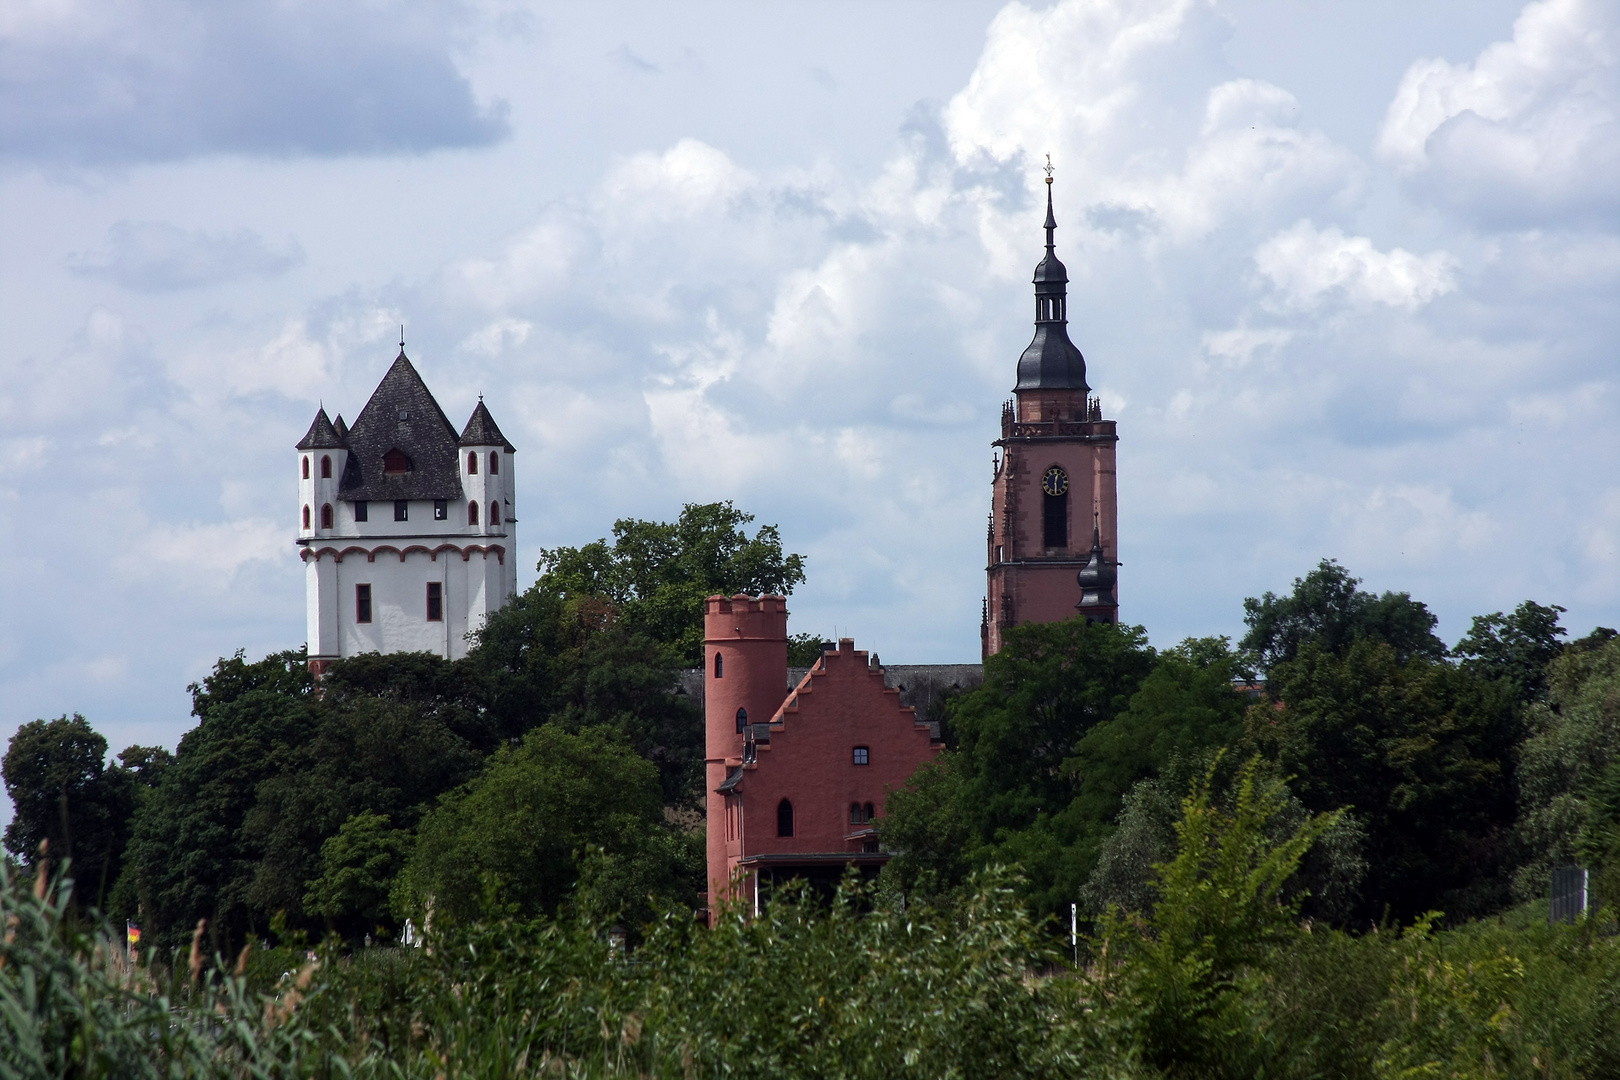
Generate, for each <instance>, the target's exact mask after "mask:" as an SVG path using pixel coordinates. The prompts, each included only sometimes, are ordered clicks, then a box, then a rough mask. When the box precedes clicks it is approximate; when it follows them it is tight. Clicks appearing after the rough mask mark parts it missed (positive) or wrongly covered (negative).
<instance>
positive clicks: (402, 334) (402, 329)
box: [399, 154, 1052, 352]
mask: <svg viewBox="0 0 1620 1080" xmlns="http://www.w3.org/2000/svg"><path fill="white" fill-rule="evenodd" d="M1046 160H1048V161H1051V160H1052V155H1051V154H1047V155H1046ZM399 349H400V351H401V352H404V351H405V324H404V323H400V324H399Z"/></svg>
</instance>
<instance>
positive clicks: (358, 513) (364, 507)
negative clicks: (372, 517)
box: [354, 499, 370, 521]
mask: <svg viewBox="0 0 1620 1080" xmlns="http://www.w3.org/2000/svg"><path fill="white" fill-rule="evenodd" d="M369 511H370V505H369V504H368V503H367V502H366V501H365V500H364V499H361V500H360V501H359V502H357V503H355V504H354V520H356V521H365V520H367V514H368V513H369Z"/></svg>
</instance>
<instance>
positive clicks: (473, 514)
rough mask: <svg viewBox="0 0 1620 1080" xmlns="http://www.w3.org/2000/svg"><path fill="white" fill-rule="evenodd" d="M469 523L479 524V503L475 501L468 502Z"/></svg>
mask: <svg viewBox="0 0 1620 1080" xmlns="http://www.w3.org/2000/svg"><path fill="white" fill-rule="evenodd" d="M467 524H469V525H476V524H478V504H477V503H475V502H470V503H468V504H467Z"/></svg>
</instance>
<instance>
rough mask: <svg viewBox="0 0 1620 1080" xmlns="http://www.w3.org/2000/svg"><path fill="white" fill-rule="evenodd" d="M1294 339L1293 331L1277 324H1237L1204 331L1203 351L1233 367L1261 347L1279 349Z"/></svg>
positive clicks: (1247, 360)
mask: <svg viewBox="0 0 1620 1080" xmlns="http://www.w3.org/2000/svg"><path fill="white" fill-rule="evenodd" d="M1292 340H1294V331H1292V330H1286V329H1283V328H1282V327H1278V326H1268V327H1251V326H1237V327H1233V328H1232V329H1230V330H1207V331H1205V332H1204V336H1203V345H1204V351H1205V352H1207V353H1209V355H1210V356H1213V357H1215V358H1216V359H1218V360H1224V361H1226V362H1227V363H1228V364H1230V365H1232V366H1233V367H1243V366H1244V365H1245V364H1247V363H1248V362H1249V361H1250V360H1252V359H1254V354H1255V353H1257V352H1259V351H1260V350H1262V349H1280V348H1282V347H1283V346H1284V345H1287V344H1288V343H1289V342H1290V341H1292Z"/></svg>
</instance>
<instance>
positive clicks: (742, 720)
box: [737, 709, 748, 735]
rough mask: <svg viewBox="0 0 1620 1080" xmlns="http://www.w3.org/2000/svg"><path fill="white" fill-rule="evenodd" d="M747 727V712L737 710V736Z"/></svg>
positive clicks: (745, 710)
mask: <svg viewBox="0 0 1620 1080" xmlns="http://www.w3.org/2000/svg"><path fill="white" fill-rule="evenodd" d="M747 726H748V710H747V709H738V710H737V734H739V735H741V734H742V733H743V729H744V728H746V727H747Z"/></svg>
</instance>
